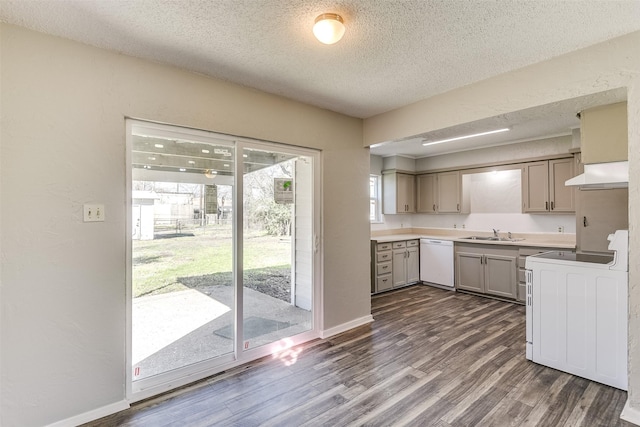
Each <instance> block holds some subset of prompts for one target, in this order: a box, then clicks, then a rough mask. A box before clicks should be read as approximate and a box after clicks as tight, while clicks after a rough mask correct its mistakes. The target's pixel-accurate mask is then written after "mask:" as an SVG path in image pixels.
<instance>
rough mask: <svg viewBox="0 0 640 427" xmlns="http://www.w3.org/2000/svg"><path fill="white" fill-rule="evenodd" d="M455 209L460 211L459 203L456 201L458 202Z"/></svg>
mask: <svg viewBox="0 0 640 427" xmlns="http://www.w3.org/2000/svg"><path fill="white" fill-rule="evenodd" d="M456 209H457V211H458V212H460V203H458V204H457V205H456Z"/></svg>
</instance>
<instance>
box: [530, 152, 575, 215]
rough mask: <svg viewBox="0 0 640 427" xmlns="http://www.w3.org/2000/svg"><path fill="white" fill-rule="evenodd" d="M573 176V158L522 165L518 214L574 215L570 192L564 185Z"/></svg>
mask: <svg viewBox="0 0 640 427" xmlns="http://www.w3.org/2000/svg"><path fill="white" fill-rule="evenodd" d="M573 176H574V160H573V158H566V159H556V160H545V161H542V162H532V163H525V164H524V165H523V168H522V211H523V212H525V213H547V212H550V213H565V212H567V213H570V212H575V192H574V189H573V188H572V187H566V186H565V185H564V183H565V181H566V180H568V179H570V178H572V177H573Z"/></svg>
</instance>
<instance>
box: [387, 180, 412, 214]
mask: <svg viewBox="0 0 640 427" xmlns="http://www.w3.org/2000/svg"><path fill="white" fill-rule="evenodd" d="M415 182H416V181H415V176H414V175H411V174H407V173H401V172H388V173H387V172H384V173H383V175H382V213H383V214H385V215H393V214H401V213H414V212H415V211H416V202H415V200H416V185H415Z"/></svg>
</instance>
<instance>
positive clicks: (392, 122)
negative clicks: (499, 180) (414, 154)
mask: <svg viewBox="0 0 640 427" xmlns="http://www.w3.org/2000/svg"><path fill="white" fill-rule="evenodd" d="M638 46H640V32H636V33H632V34H629V35H627V36H624V37H620V38H617V39H613V40H610V41H608V42H605V43H601V44H598V45H595V46H591V47H589V48H586V49H582V50H579V51H576V52H573V53H570V54H567V55H563V56H560V57H558V58H554V59H552V60H549V61H545V62H542V63H539V64H535V65H532V66H529V67H525V68H522V69H520V70H517V71H514V72H511V73H507V74H504V75H501V76H497V77H494V78H491V79H487V80H484V81H482V82H478V83H475V84H472V85H468V86H465V87H462V88H459V89H455V90H452V91H450V92H447V93H444V94H441V95H438V96H434V97H432V98H429V99H426V100H424V101H420V102H417V103H415V104H412V105H409V106H406V107H403V108H399V109H397V110H394V111H391V112H388V113H384V114H381V115H379V116H376V117H372V118H370V119H366V120H365V121H364V135H365V141H364V142H365V145H366V146H368V145H371V144H375V143H379V142H383V141H389V140H394V139H399V138H406V137H410V136H413V135H417V134H420V133H424V132H428V131H431V130H435V129H442V128H446V127H450V126H454V125H457V124H461V123H467V122H472V121H474V120H479V119H483V118H487V117H493V116H496V115H499V114H503V113H508V112H512V111H518V110H523V109H526V108H531V107H535V106H539V105H544V104H548V103H551V102H556V101H561V100H564V99H570V98H575V97H578V96H583V95H588V94H593V93H598V92H603V91H606V90H609V89H615V88H623V87H626V88H627V89H628V93H627V102H628V110H627V112H628V125H629V129H628V132H629V176H630V179H629V219H630V220H629V365H628V370H629V403H630V406H631V408H632V412H634V411H638V412H636V413H635V415H636V416H638V418H637V420H638V421H640V230H639V226H640V49H639V48H638Z"/></svg>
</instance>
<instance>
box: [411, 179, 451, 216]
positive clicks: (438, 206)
mask: <svg viewBox="0 0 640 427" xmlns="http://www.w3.org/2000/svg"><path fill="white" fill-rule="evenodd" d="M417 188H418V191H417V200H418V203H417V205H418V209H417V211H418V212H419V213H460V207H461V206H460V205H461V193H462V188H461V185H460V172H459V171H451V172H441V173H429V174H424V175H418V177H417Z"/></svg>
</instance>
